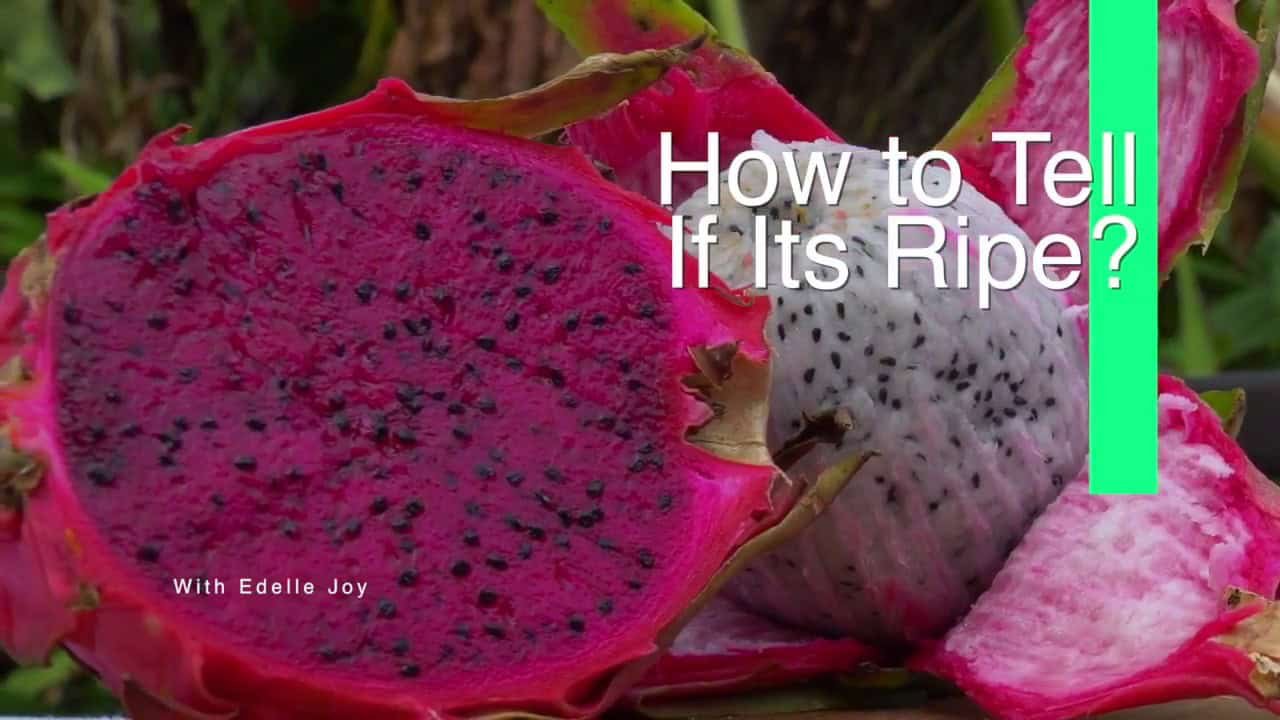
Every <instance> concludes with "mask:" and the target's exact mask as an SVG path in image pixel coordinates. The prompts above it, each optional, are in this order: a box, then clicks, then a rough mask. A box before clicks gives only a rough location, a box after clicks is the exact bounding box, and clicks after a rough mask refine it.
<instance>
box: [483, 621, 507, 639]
mask: <svg viewBox="0 0 1280 720" xmlns="http://www.w3.org/2000/svg"><path fill="white" fill-rule="evenodd" d="M484 634H485V635H488V636H489V637H491V638H496V639H498V640H501V639H502V638H504V637H506V636H507V631H506V630H504V629H503V628H502V626H501V625H494V624H493V623H488V624H486V625H485V626H484Z"/></svg>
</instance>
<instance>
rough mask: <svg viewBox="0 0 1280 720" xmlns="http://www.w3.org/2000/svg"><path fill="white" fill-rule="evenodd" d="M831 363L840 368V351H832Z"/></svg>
mask: <svg viewBox="0 0 1280 720" xmlns="http://www.w3.org/2000/svg"><path fill="white" fill-rule="evenodd" d="M831 364H832V365H834V366H835V368H836V369H837V370H839V369H840V353H831Z"/></svg>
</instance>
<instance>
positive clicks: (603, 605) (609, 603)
mask: <svg viewBox="0 0 1280 720" xmlns="http://www.w3.org/2000/svg"><path fill="white" fill-rule="evenodd" d="M596 610H598V611H600V614H601V615H608V614H609V613H611V612H613V600H611V599H609V598H605V599H604V600H601V601H600V604H599V605H596Z"/></svg>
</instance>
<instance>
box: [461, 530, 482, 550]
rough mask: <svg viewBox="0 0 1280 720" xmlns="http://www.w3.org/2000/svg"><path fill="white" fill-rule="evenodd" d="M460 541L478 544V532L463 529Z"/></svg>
mask: <svg viewBox="0 0 1280 720" xmlns="http://www.w3.org/2000/svg"><path fill="white" fill-rule="evenodd" d="M462 542H463V544H464V545H468V546H470V547H476V546H477V545H479V544H480V533H478V532H476V531H475V530H464V531H463V532H462Z"/></svg>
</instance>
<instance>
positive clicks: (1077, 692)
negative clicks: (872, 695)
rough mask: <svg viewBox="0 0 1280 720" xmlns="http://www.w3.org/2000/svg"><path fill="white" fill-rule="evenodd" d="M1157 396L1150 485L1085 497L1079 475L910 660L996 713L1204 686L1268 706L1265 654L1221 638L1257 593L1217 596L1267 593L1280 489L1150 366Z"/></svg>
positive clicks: (1102, 703)
mask: <svg viewBox="0 0 1280 720" xmlns="http://www.w3.org/2000/svg"><path fill="white" fill-rule="evenodd" d="M1159 403H1160V494H1158V495H1154V496H1140V497H1126V496H1115V497H1106V496H1098V495H1090V494H1089V492H1088V476H1087V474H1082V475H1081V477H1079V478H1078V479H1077V480H1076V481H1075V482H1074V483H1073V484H1072V485H1071V486H1070V487H1068V488H1067V490H1066V491H1064V492H1063V494H1062V496H1061V497H1059V499H1058V500H1057V501H1056V502H1055V503H1054V504H1053V505H1051V506H1050V507H1049V509H1048V510H1047V511H1046V512H1045V514H1044V515H1043V516H1042V517H1041V518H1040V519H1039V520H1037V521H1036V523H1035V524H1034V525H1033V526H1032V528H1031V530H1030V532H1029V533H1028V534H1027V536H1026V537H1025V538H1024V539H1023V541H1022V543H1021V544H1020V545H1019V546H1018V549H1017V550H1015V551H1014V553H1013V555H1012V556H1011V557H1010V558H1009V561H1008V562H1007V563H1006V565H1005V567H1004V569H1003V570H1002V571H1001V572H1000V574H999V575H998V576H997V578H996V580H995V583H994V585H993V586H992V588H991V589H990V590H988V591H987V592H986V593H985V594H984V595H983V596H982V597H981V598H980V599H979V600H978V602H977V603H976V604H975V605H974V607H973V609H972V610H971V611H970V613H969V614H968V616H967V617H966V618H965V619H964V620H963V621H962V622H961V623H960V624H959V625H958V626H957V627H955V628H953V629H952V630H951V631H950V632H949V633H948V634H947V635H946V637H945V638H944V639H943V640H942V641H941V642H940V643H939V644H938V646H937V647H936V648H933V649H931V650H929V651H926V652H924V653H922V654H921V655H920V656H918V657H917V658H916V660H915V661H914V662H913V667H915V668H917V669H920V670H924V671H927V672H931V673H934V674H937V675H939V676H942V677H944V678H946V679H948V680H951V681H953V682H955V683H956V684H957V685H959V686H960V688H961V689H962V690H964V691H965V692H966V694H968V695H969V696H970V697H972V698H973V699H975V700H976V701H977V702H978V703H979V704H981V705H982V706H983V707H984V708H985V709H986V710H987V711H988V712H991V713H992V714H993V715H995V716H996V717H1000V718H1009V719H1010V720H1015V719H1016V720H1065V719H1066V718H1073V717H1079V716H1084V715H1093V714H1098V713H1104V712H1109V711H1113V710H1120V709H1124V708H1128V707H1135V706H1139V705H1147V704H1153V703H1159V702H1167V701H1171V700H1178V699H1187V698H1200V697H1209V696H1213V695H1219V694H1234V695H1239V696H1241V697H1244V698H1245V699H1247V700H1249V701H1250V702H1252V703H1254V704H1256V705H1259V706H1261V707H1266V708H1269V709H1271V710H1272V711H1277V712H1280V702H1277V696H1276V695H1275V694H1274V686H1268V685H1267V683H1266V682H1265V680H1267V679H1268V678H1267V671H1268V670H1269V668H1270V665H1269V664H1268V663H1269V662H1270V661H1269V660H1268V658H1267V657H1266V656H1264V655H1261V654H1255V653H1258V652H1259V650H1260V648H1259V647H1251V646H1250V640H1249V638H1248V637H1245V638H1244V639H1237V638H1236V636H1237V635H1238V634H1240V631H1241V629H1242V627H1243V626H1245V625H1246V624H1247V623H1248V622H1249V618H1251V617H1254V616H1255V615H1258V616H1259V617H1262V616H1261V615H1259V613H1260V612H1262V608H1263V607H1265V603H1260V604H1254V605H1242V606H1241V607H1233V606H1231V605H1229V604H1228V603H1227V601H1226V599H1225V598H1227V597H1228V595H1229V593H1230V591H1231V590H1232V589H1240V590H1243V591H1246V592H1248V593H1253V594H1256V595H1258V596H1261V598H1264V599H1271V598H1274V597H1275V593H1276V588H1277V583H1278V582H1280V490H1277V488H1276V487H1275V486H1274V485H1273V484H1272V483H1271V482H1270V481H1269V480H1267V479H1266V478H1265V477H1264V476H1263V475H1262V474H1261V473H1259V472H1258V471H1257V470H1256V469H1255V468H1254V467H1253V466H1252V465H1251V464H1250V463H1249V461H1248V459H1247V458H1246V457H1245V455H1244V453H1243V452H1242V451H1241V450H1240V449H1239V447H1238V446H1236V444H1235V442H1234V441H1233V440H1232V439H1231V438H1230V437H1229V436H1228V435H1227V434H1226V433H1225V432H1224V431H1223V429H1222V426H1221V422H1220V420H1219V418H1218V416H1217V415H1216V413H1214V412H1213V410H1212V409H1210V408H1209V407H1208V406H1207V405H1205V404H1204V403H1203V402H1201V400H1200V399H1199V398H1198V397H1197V396H1196V395H1195V393H1193V392H1192V391H1191V390H1190V389H1188V388H1187V387H1186V386H1185V385H1184V384H1183V383H1182V382H1181V381H1179V380H1176V379H1173V378H1170V377H1164V378H1161V380H1160V396H1159ZM1269 622H1270V621H1268V623H1269ZM1264 629H1265V628H1264ZM1257 630H1258V629H1257V628H1255V629H1254V633H1255V634H1256V632H1257ZM1262 652H1265V649H1263V650H1262ZM1254 673H1261V675H1260V677H1262V678H1263V679H1262V680H1259V681H1256V682H1255V680H1254V679H1253V678H1251V676H1252V675H1253V674H1254ZM1272 682H1273V681H1272Z"/></svg>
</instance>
